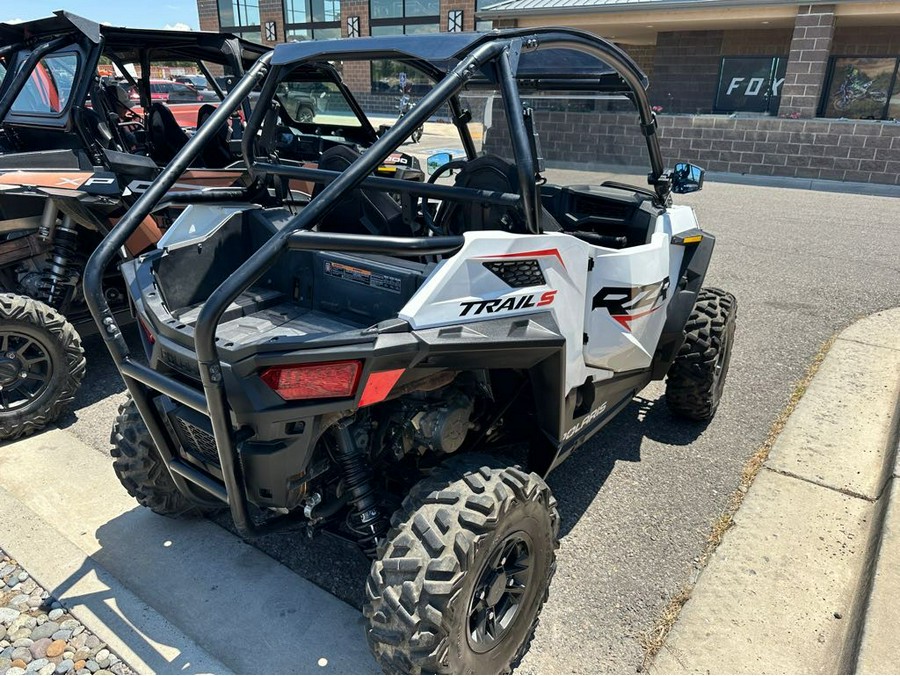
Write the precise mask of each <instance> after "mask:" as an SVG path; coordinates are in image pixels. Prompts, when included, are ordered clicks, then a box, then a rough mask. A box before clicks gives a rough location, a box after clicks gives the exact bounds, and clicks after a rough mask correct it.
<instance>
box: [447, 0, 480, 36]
mask: <svg viewBox="0 0 900 676" xmlns="http://www.w3.org/2000/svg"><path fill="white" fill-rule="evenodd" d="M440 2H441V10H440V11H441V32H445V31H446V30H447V23H448V16H449V12H450V10H451V9H461V10H462V13H463V30H464V31H473V30H475V0H440Z"/></svg>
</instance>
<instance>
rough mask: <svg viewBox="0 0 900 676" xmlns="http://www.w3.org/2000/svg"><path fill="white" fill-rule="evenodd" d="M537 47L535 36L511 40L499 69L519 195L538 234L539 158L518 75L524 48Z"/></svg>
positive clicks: (527, 221)
mask: <svg viewBox="0 0 900 676" xmlns="http://www.w3.org/2000/svg"><path fill="white" fill-rule="evenodd" d="M535 47H537V41H536V40H534V39H529V40H528V41H527V43H526V41H525V40H523V39H522V38H516V39H514V40H510V43H509V46H508V47H507V48H506V49H505V50H504V51H503V54H501V55H500V58H498V59H497V71H498V75H499V78H498V79H499V80H500V89H501V91H502V92H503V105H504V108H505V109H506V124H507V125H508V126H509V135H510V138H511V139H512V147H513V154H514V155H515V158H516V174H517V175H518V178H519V194H520V195H521V196H522V211H523V212H524V214H525V227H526V228H528V231H529V232H531V233H533V234H538V233H539V232H540V231H541V229H540V225H539V224H538V222H537V214H539V213H540V210H539V208H538V189H537V185H536V183H535V158H534V156H533V154H532V152H531V141H530V140H529V138H528V130H527V129H526V127H525V111H524V110H523V109H522V101H521V100H520V99H519V89H518V87H517V86H516V76H515V73H516V68H517V67H518V65H519V55H520V54H521V53H522V49H523V48H525V49H529V50H533V49H534V48H535Z"/></svg>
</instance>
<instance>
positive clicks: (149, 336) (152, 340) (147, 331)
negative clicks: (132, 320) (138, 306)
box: [138, 317, 156, 345]
mask: <svg viewBox="0 0 900 676" xmlns="http://www.w3.org/2000/svg"><path fill="white" fill-rule="evenodd" d="M138 324H140V326H141V328H142V329H143V330H144V335H145V336H147V342H149V343H150V344H151V345H153V344H154V343H155V342H156V336H154V335H153V333H152V332H151V331H150V327H148V326H147V324H145V323H144V319H143V318H142V317H138Z"/></svg>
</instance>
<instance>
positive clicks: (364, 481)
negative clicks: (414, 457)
mask: <svg viewBox="0 0 900 676" xmlns="http://www.w3.org/2000/svg"><path fill="white" fill-rule="evenodd" d="M335 436H336V441H337V449H336V451H335V460H337V462H338V464H339V465H340V467H341V474H342V476H343V479H344V489H345V491H346V493H347V494H348V495H349V497H350V506H351V510H350V514H348V515H347V527H348V528H349V529H350V530H351V531H352V532H353V534H354V535H355V536H356V541H357V543H358V544H359V546H360V548H361V549H362V550H363V552H365V554H366V555H367V556H369V557H374V556H375V554H376V550H377V548H378V540H379V539H381V538H383V537H384V535H385V534H386V533H387V529H388V522H387V519H386V518H385V516H384V514H382V512H381V507H380V505H379V501H378V498H377V495H376V488H375V481H374V474H373V472H372V468H371V466H370V465H369V462H368V460H367V459H366V457H365V455H364V453H363V452H362V451H360V450H359V449H358V448H357V447H356V444H355V443H354V441H353V437H352V435H351V434H350V430H349V429H348V423H346V422H342V423H338V425H337V427H336V429H335Z"/></svg>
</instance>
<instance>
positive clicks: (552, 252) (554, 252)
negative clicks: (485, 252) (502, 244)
mask: <svg viewBox="0 0 900 676" xmlns="http://www.w3.org/2000/svg"><path fill="white" fill-rule="evenodd" d="M535 256H556V257H557V258H558V259H559V262H560V263H561V264H562V266H563V267H566V264H565V262H564V261H563V259H562V256H560V255H559V249H541V250H540V251H523V252H521V253H507V254H497V255H495V256H477V258H534V257H535Z"/></svg>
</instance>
